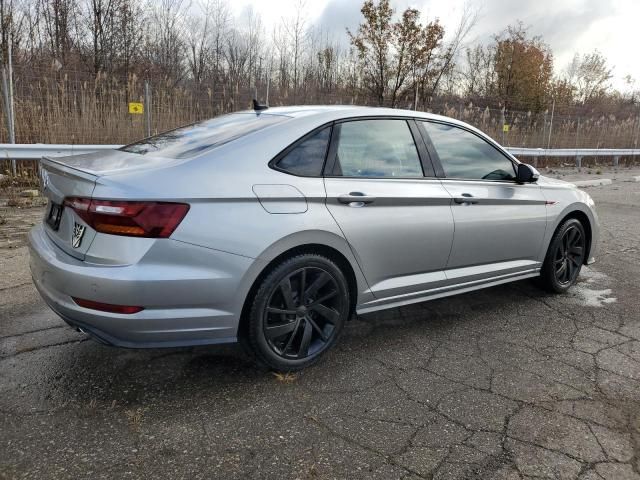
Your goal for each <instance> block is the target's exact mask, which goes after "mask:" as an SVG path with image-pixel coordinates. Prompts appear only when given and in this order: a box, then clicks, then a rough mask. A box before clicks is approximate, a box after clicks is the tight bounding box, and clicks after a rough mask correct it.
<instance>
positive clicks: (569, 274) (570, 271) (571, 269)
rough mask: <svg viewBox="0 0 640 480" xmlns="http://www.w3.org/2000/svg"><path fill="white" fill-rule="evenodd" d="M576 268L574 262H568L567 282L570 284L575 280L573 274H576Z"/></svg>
mask: <svg viewBox="0 0 640 480" xmlns="http://www.w3.org/2000/svg"><path fill="white" fill-rule="evenodd" d="M574 270H575V269H574V266H573V263H572V262H569V261H567V275H566V277H567V282H570V281H571V280H573V272H574Z"/></svg>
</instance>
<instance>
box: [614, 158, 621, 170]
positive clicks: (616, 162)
mask: <svg viewBox="0 0 640 480" xmlns="http://www.w3.org/2000/svg"><path fill="white" fill-rule="evenodd" d="M619 163H620V157H617V156H616V157H613V166H614V167H617V166H618V164H619Z"/></svg>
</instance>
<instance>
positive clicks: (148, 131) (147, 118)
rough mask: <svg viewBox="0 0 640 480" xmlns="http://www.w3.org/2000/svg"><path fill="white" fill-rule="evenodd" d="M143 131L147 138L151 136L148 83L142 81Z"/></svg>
mask: <svg viewBox="0 0 640 480" xmlns="http://www.w3.org/2000/svg"><path fill="white" fill-rule="evenodd" d="M144 129H145V133H146V134H147V137H150V136H151V90H150V88H149V81H148V80H145V81H144Z"/></svg>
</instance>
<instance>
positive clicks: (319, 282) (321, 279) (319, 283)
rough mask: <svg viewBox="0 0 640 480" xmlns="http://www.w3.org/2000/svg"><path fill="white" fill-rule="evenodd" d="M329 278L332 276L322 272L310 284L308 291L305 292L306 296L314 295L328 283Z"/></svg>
mask: <svg viewBox="0 0 640 480" xmlns="http://www.w3.org/2000/svg"><path fill="white" fill-rule="evenodd" d="M329 280H331V276H330V275H329V274H328V273H327V272H321V273H320V275H318V278H316V279H315V280H314V281H313V283H312V284H311V285H309V288H308V289H307V291H306V292H304V296H305V298H311V297H313V296H314V295H315V294H316V293H317V292H318V290H320V289H321V288H322V287H324V286H325V285H326V284H327V282H328V281H329Z"/></svg>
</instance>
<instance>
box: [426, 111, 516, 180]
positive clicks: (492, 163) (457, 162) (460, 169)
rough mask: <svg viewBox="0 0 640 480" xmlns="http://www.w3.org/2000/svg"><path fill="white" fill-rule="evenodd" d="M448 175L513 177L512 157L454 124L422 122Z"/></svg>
mask: <svg viewBox="0 0 640 480" xmlns="http://www.w3.org/2000/svg"><path fill="white" fill-rule="evenodd" d="M423 125H424V126H425V128H426V129H427V133H428V134H429V137H430V138H431V141H432V142H433V146H434V148H435V149H436V152H437V154H438V157H439V158H440V163H441V164H442V168H443V169H444V173H445V175H446V176H447V177H449V178H464V179H471V180H514V179H515V168H514V166H513V163H512V162H511V160H509V159H508V158H507V157H505V156H504V155H503V154H502V153H500V152H499V151H498V150H497V149H496V148H495V147H494V146H493V145H491V144H490V143H488V142H487V141H486V140H483V139H482V138H480V137H478V136H477V135H474V134H473V133H471V132H468V131H466V130H463V129H461V128H458V127H454V126H453V125H445V124H442V123H432V122H423Z"/></svg>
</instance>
